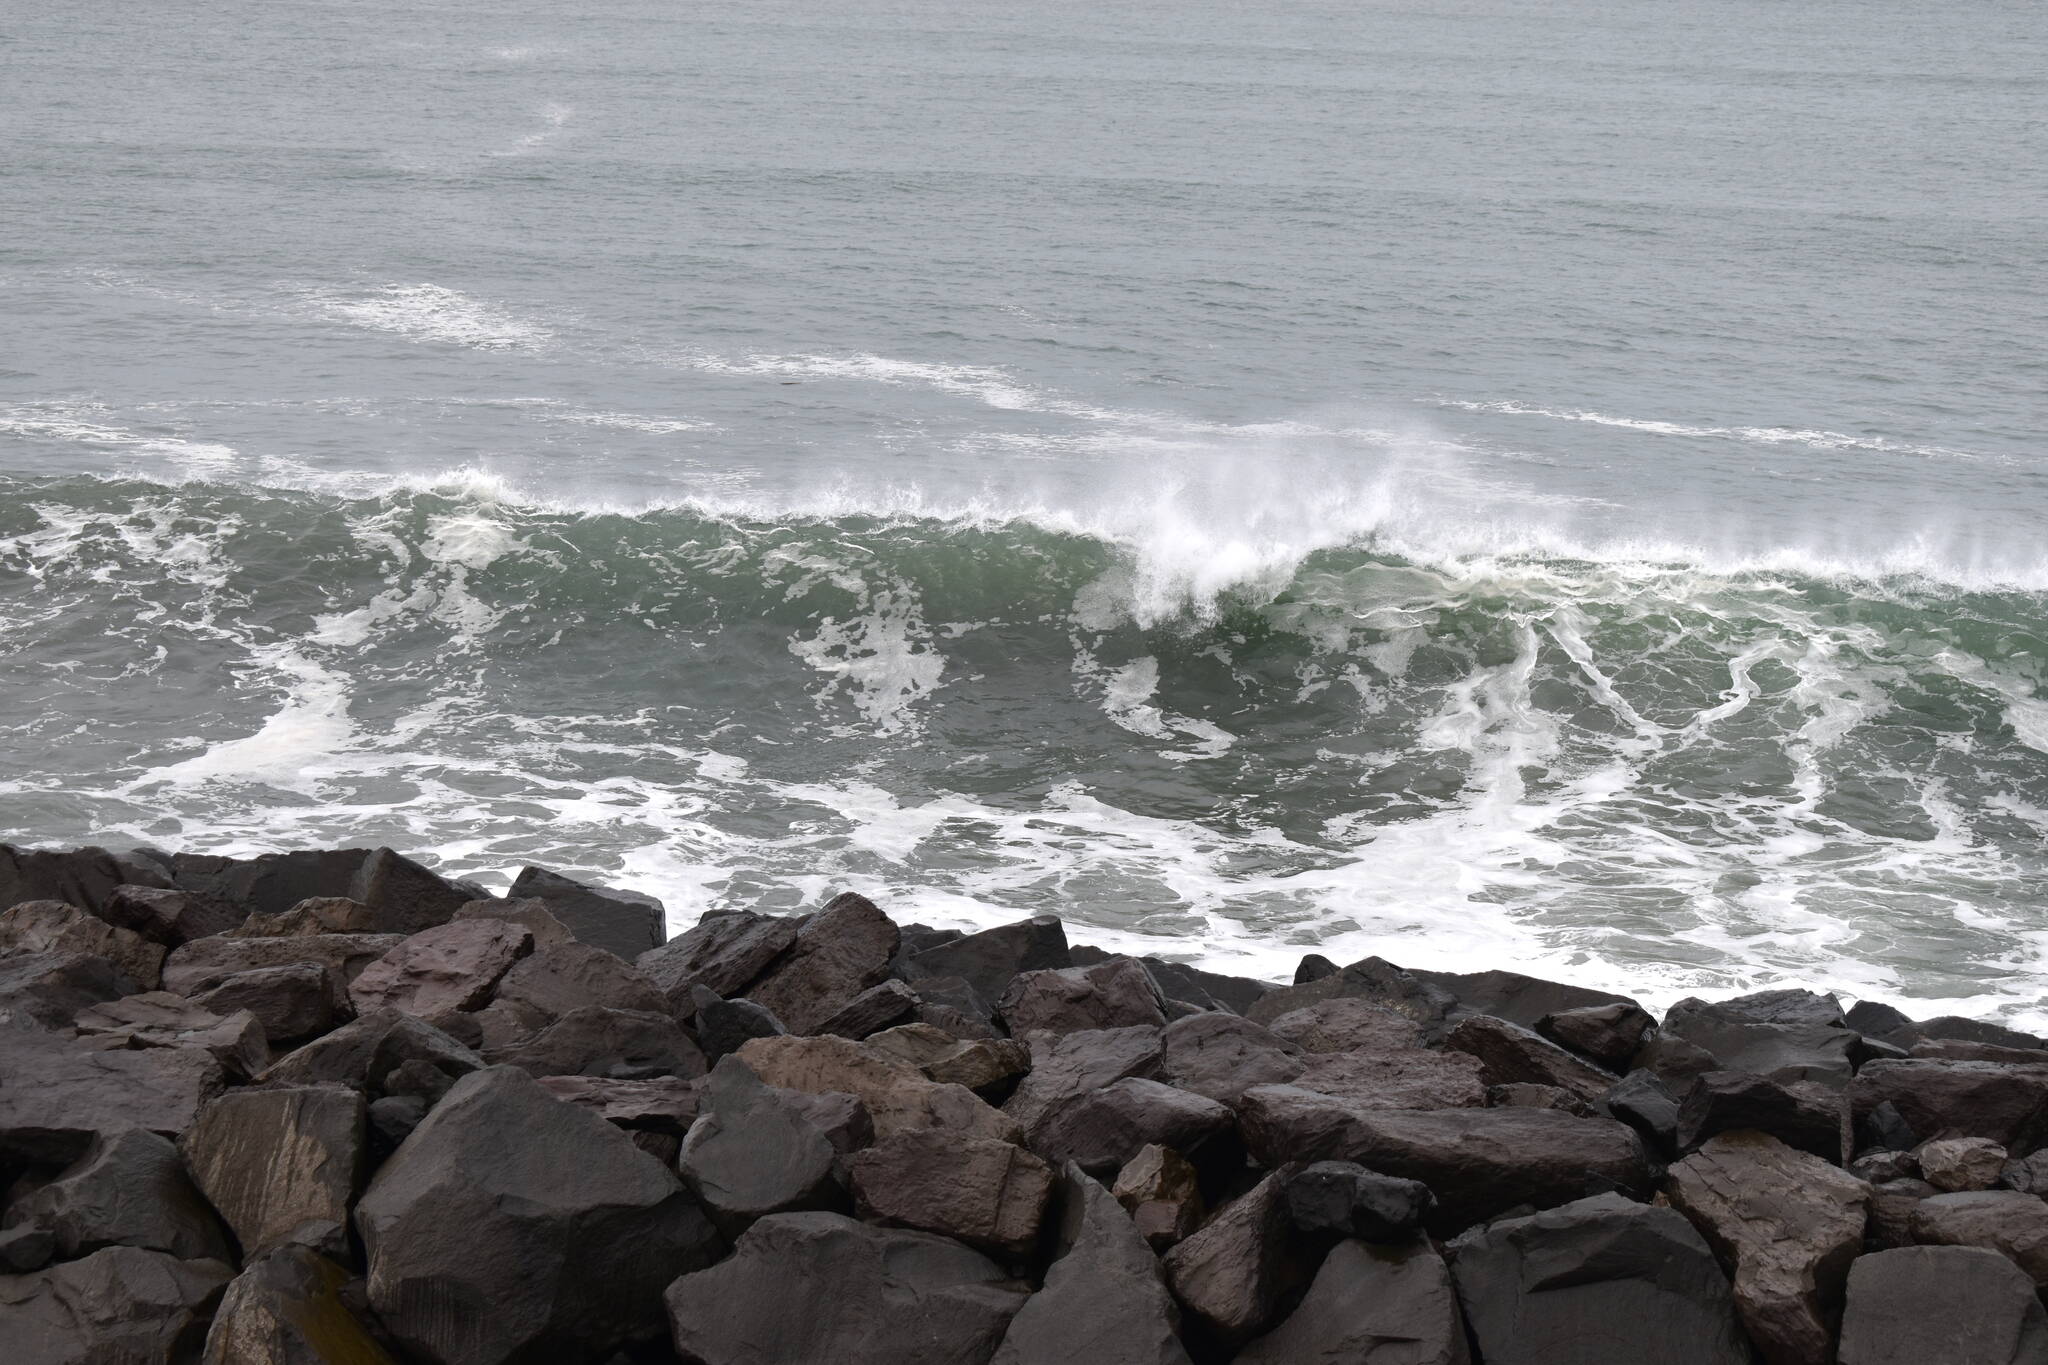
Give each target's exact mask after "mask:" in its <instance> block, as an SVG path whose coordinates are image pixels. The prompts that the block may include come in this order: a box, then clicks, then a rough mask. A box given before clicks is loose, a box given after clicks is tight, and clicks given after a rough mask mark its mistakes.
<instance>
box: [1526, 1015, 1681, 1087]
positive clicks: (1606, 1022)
mask: <svg viewBox="0 0 2048 1365" xmlns="http://www.w3.org/2000/svg"><path fill="white" fill-rule="evenodd" d="M1656 1023H1657V1021H1656V1020H1654V1019H1652V1018H1651V1017H1650V1012H1649V1011H1648V1010H1646V1009H1644V1008H1643V1007H1642V1006H1640V1005H1637V1004H1634V1003H1631V1002H1627V1001H1617V1002H1615V1003H1613V1004H1607V1005H1582V1006H1580V1007H1579V1008H1578V1009H1573V1010H1561V1011H1559V1012H1558V1013H1556V1014H1546V1015H1544V1016H1543V1017H1542V1018H1541V1019H1539V1020H1537V1021H1536V1031H1537V1032H1538V1033H1540V1034H1542V1035H1543V1036H1544V1037H1546V1038H1548V1039H1550V1041H1551V1042H1553V1043H1559V1044H1562V1045H1563V1046H1565V1047H1568V1048H1570V1049H1571V1050H1572V1051H1574V1052H1576V1053H1578V1054H1579V1055H1580V1056H1582V1057H1590V1058H1592V1059H1593V1060H1594V1061H1595V1062H1598V1063H1599V1064H1600V1065H1601V1066H1604V1067H1606V1068H1607V1069H1608V1070H1610V1071H1612V1070H1617V1069H1619V1068H1621V1067H1625V1066H1627V1065H1628V1064H1629V1059H1630V1058H1631V1057H1634V1056H1635V1055H1636V1053H1637V1052H1638V1051H1639V1050H1640V1049H1641V1048H1642V1046H1643V1039H1644V1038H1645V1037H1647V1036H1648V1035H1649V1032H1650V1030H1651V1029H1652V1028H1655V1027H1656Z"/></svg>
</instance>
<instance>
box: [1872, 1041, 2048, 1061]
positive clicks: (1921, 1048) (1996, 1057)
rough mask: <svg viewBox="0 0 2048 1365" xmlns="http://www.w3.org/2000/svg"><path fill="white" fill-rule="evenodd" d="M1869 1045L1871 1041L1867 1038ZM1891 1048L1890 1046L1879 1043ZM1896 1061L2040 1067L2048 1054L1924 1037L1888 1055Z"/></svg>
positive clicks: (2018, 1048)
mask: <svg viewBox="0 0 2048 1365" xmlns="http://www.w3.org/2000/svg"><path fill="white" fill-rule="evenodd" d="M1864 1041H1865V1042H1866V1043H1868V1042H1869V1041H1870V1040H1869V1039H1867V1038H1866V1039H1865V1040H1864ZM1878 1046H1879V1047H1888V1046H1889V1044H1878ZM1884 1055H1887V1056H1889V1057H1890V1058H1891V1059H1892V1060H1897V1058H1898V1057H1899V1056H1907V1057H1925V1058H1932V1059H1934V1060H1936V1061H1944V1062H2002V1063H2004V1064H2005V1065H2007V1066H2040V1065H2042V1064H2044V1063H2048V1053H2044V1052H2042V1051H2041V1050H2040V1049H2039V1048H2024V1047H1999V1046H1998V1045H1996V1044H1994V1043H1969V1042H1964V1041H1963V1040H1961V1039H1959V1038H1922V1039H1921V1040H1920V1041H1919V1042H1917V1043H1915V1044H1913V1046H1912V1047H1911V1048H1910V1049H1893V1050H1892V1052H1891V1053H1889V1054H1884Z"/></svg>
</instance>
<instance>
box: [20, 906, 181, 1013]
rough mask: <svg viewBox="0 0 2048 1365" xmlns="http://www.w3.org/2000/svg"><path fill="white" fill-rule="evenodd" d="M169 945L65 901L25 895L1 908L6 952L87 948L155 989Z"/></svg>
mask: <svg viewBox="0 0 2048 1365" xmlns="http://www.w3.org/2000/svg"><path fill="white" fill-rule="evenodd" d="M166 951H167V950H166V949H165V947H164V945H163V944H161V943H152V942H151V941H150V940H148V939H146V938H144V937H143V936H142V935H140V934H138V933H136V932H135V931H134V930H132V929H117V928H115V927H114V926H113V925H111V924H109V923H107V922H106V921H105V920H103V919H100V918H99V917H98V916H96V915H91V914H87V913H86V912H85V911H83V910H80V909H78V908H77V907H76V906H72V905H66V904H64V903H63V902H62V901H23V902H22V903H21V904H19V905H15V906H12V907H10V908H8V909H6V910H0V955H4V954H7V953H10V952H13V953H86V954H89V955H91V956H94V957H103V958H105V959H107V961H109V962H111V963H113V964H114V970H116V971H118V972H120V973H121V975H123V976H125V977H127V978H128V979H129V980H130V981H133V982H135V984H136V985H138V986H140V987H141V988H142V989H143V990H146V991H153V990H155V989H156V988H157V986H158V985H159V984H160V983H161V982H162V980H163V966H164V954H165V952H166Z"/></svg>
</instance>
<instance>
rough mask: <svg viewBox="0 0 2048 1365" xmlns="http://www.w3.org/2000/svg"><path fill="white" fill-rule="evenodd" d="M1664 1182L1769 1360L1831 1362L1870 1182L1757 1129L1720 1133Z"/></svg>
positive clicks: (1803, 1364) (1789, 1364) (1807, 1364)
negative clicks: (1726, 1272) (1720, 1268)
mask: <svg viewBox="0 0 2048 1365" xmlns="http://www.w3.org/2000/svg"><path fill="white" fill-rule="evenodd" d="M1666 1192H1667V1193H1668V1195H1669V1196H1670V1199H1671V1203H1672V1206H1673V1207H1674V1208H1676V1209H1678V1210H1679V1212H1681V1213H1683V1214H1684V1215H1685V1216H1686V1217H1687V1218H1690V1219H1691V1220H1692V1222H1693V1225H1694V1226H1695V1227H1697V1228H1698V1229H1699V1230H1700V1232H1701V1233H1702V1234H1703V1235H1704V1236H1705V1237H1706V1239H1707V1241H1708V1243H1709V1244H1710V1245H1712V1246H1713V1248H1714V1250H1715V1252H1716V1253H1717V1254H1718V1255H1719V1256H1720V1257H1721V1260H1722V1261H1723V1263H1725V1264H1732V1265H1733V1266H1734V1274H1735V1305H1736V1309H1737V1311H1738V1312H1739V1313H1740V1315H1741V1318H1742V1324H1743V1326H1744V1327H1745V1328H1746V1329H1747V1330H1748V1332H1749V1335H1750V1339H1751V1340H1752V1341H1754V1342H1755V1343H1756V1346H1757V1349H1758V1350H1759V1351H1760V1352H1761V1353H1762V1355H1763V1357H1764V1359H1765V1360H1766V1361H1767V1362H1769V1365H1827V1362H1828V1359H1829V1353H1830V1351H1831V1350H1832V1348H1833V1343H1834V1329H1835V1324H1836V1323H1837V1322H1838V1321H1839V1320H1840V1316H1841V1308H1842V1286H1843V1282H1844V1280H1845V1279H1846V1277H1847V1276H1848V1273H1849V1262H1850V1261H1851V1260H1853V1259H1855V1256H1856V1254H1857V1252H1858V1251H1859V1250H1860V1249H1861V1247H1862V1244H1863V1229H1864V1224H1865V1221H1866V1218H1867V1214H1868V1204H1869V1200H1870V1187H1869V1186H1868V1185H1865V1184H1864V1183H1863V1182H1862V1181H1860V1180H1858V1179H1856V1177H1854V1176H1852V1175H1849V1174H1847V1173H1846V1172H1843V1171H1840V1170H1837V1169H1836V1168H1835V1167H1833V1166H1830V1165H1829V1164H1828V1163H1827V1162H1825V1161H1823V1160H1821V1159H1820V1158H1819V1157H1816V1156H1810V1155H1808V1154H1807V1153H1805V1152H1797V1151H1794V1150H1793V1149H1792V1148H1790V1147H1788V1146H1786V1145H1785V1144H1784V1143H1782V1142H1780V1141H1778V1140H1777V1139H1776V1138H1773V1137H1767V1136H1765V1135H1764V1134H1762V1133H1750V1132H1739V1133H1723V1134H1721V1135H1720V1136H1719V1137H1715V1138H1710V1139H1708V1141H1707V1143H1706V1145H1705V1146H1703V1147H1701V1148H1700V1150H1699V1151H1697V1152H1695V1153H1693V1154H1692V1155H1691V1156H1689V1157H1687V1158H1686V1159H1685V1160H1683V1161H1681V1162H1679V1163H1678V1164H1677V1165H1675V1166H1673V1167H1672V1168H1671V1173H1670V1179H1669V1183H1668V1184H1667V1186H1666Z"/></svg>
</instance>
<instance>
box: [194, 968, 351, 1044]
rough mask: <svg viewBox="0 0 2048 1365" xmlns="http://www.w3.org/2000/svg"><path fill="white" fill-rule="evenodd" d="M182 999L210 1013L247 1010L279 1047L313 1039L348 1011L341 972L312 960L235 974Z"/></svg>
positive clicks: (345, 1019)
mask: <svg viewBox="0 0 2048 1365" xmlns="http://www.w3.org/2000/svg"><path fill="white" fill-rule="evenodd" d="M186 998H187V999H189V1000H190V1001H191V1002H192V1003H193V1004H194V1005H196V1006H198V1007H199V1008H201V1009H204V1010H209V1011H211V1012H212V1013H214V1014H234V1013H236V1012H237V1011H240V1010H247V1011H248V1012H249V1013H250V1014H253V1015H255V1016H256V1022H257V1023H259V1024H261V1025H262V1026H263V1034H264V1037H265V1038H266V1039H267V1040H268V1041H269V1043H270V1045H271V1046H272V1047H274V1048H281V1049H282V1048H292V1047H296V1046H298V1045H299V1044H300V1043H303V1042H306V1041H307V1040H309V1039H313V1038H317V1037H319V1036H320V1035H321V1034H323V1033H326V1032H328V1031H330V1030H331V1029H333V1028H335V1027H336V1026H337V1025H339V1024H342V1023H345V1022H346V1021H347V1020H348V1019H349V1018H350V1017H351V1016H352V1014H353V1013H354V1011H353V1010H352V1009H351V1008H350V1006H349V1002H348V983H347V982H346V981H345V980H343V978H342V974H341V973H340V972H338V971H336V970H334V969H332V968H329V967H325V966H322V965H321V964H319V963H317V962H291V963H287V964H285V965H284V966H281V967H258V968H255V969H254V970H251V971H246V972H236V973H235V974H234V975H232V976H227V977H223V978H221V980H220V983H219V984H218V985H215V986H211V987H208V988H207V989H206V990H203V991H194V992H192V993H191V994H190V995H189V996H187V997H186Z"/></svg>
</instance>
